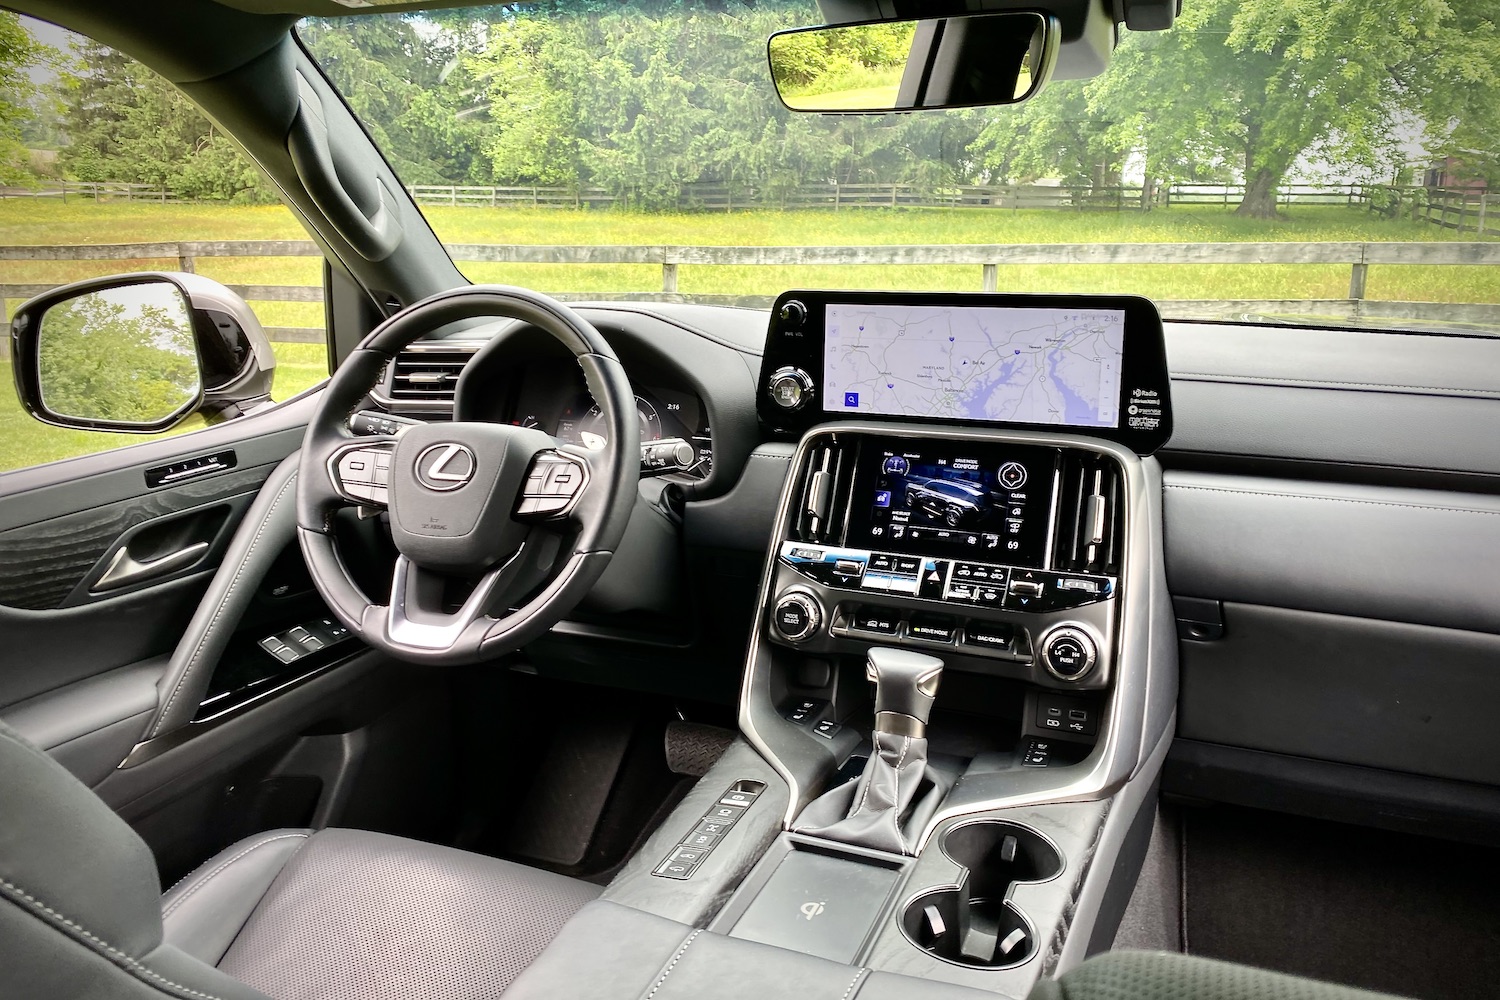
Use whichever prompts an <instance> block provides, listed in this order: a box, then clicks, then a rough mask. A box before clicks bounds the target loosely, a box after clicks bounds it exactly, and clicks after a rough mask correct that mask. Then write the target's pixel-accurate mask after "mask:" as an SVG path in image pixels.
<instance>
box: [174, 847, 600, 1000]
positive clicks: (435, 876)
mask: <svg viewBox="0 0 1500 1000" xmlns="http://www.w3.org/2000/svg"><path fill="white" fill-rule="evenodd" d="M268 866H276V870H275V873H274V877H271V878H269V879H267V878H265V877H264V876H265V873H266V868H267V867H268ZM189 891H191V895H187V894H188V893H189ZM599 892H600V889H599V887H597V886H593V885H590V884H588V883H586V882H579V881H577V880H576V879H571V878H565V877H563V876H561V875H554V874H552V873H551V872H544V871H539V870H537V869H534V868H527V867H524V866H522V865H517V864H512V863H511V862H508V861H501V860H498V859H496V858H488V857H483V856H481V855H477V854H469V853H466V852H464V851H456V850H453V849H451V848H446V847H438V846H435V845H432V844H424V843H419V842H417V841H412V840H403V839H401V838H399V837H389V836H386V835H384V834H378V833H369V832H366V831H361V830H323V831H321V832H318V833H312V834H310V835H308V833H307V831H301V830H286V831H274V832H272V833H268V834H262V835H260V836H259V837H255V838H252V839H251V840H248V841H244V842H242V843H241V844H237V845H235V846H234V847H231V848H229V849H228V850H226V851H224V852H223V853H221V854H220V855H219V856H218V857H217V858H215V859H213V860H212V861H210V862H208V863H207V864H205V865H204V866H203V867H202V868H200V869H199V873H195V875H193V876H189V878H188V879H185V880H184V881H183V883H181V884H179V885H178V886H177V887H174V889H173V890H172V892H170V893H168V894H167V896H166V897H164V898H163V910H164V911H165V912H166V925H167V938H168V940H169V941H172V942H173V943H176V944H178V946H179V947H182V948H184V949H186V950H189V951H190V952H192V953H194V954H199V955H200V956H203V955H204V947H205V945H204V942H203V941H201V940H195V939H194V936H193V934H192V933H190V929H191V928H193V927H195V926H201V925H199V924H198V922H197V921H195V920H190V919H189V920H184V915H185V914H186V915H189V916H190V915H191V914H193V913H194V912H202V913H205V914H207V913H218V914H225V915H233V914H236V913H243V914H245V915H246V917H245V919H244V924H243V926H242V927H241V928H239V930H238V933H237V934H234V935H233V937H232V943H228V944H227V950H221V954H222V958H220V959H219V961H218V966H219V968H220V970H221V971H223V972H226V973H228V974H229V975H231V976H233V977H234V978H236V979H238V980H240V981H241V982H244V983H246V984H247V985H250V986H253V987H255V988H256V989H259V990H260V991H262V992H264V993H266V994H268V995H269V996H271V997H273V998H274V1000H344V998H348V1000H355V998H359V1000H382V998H397V997H422V998H424V1000H467V998H470V997H474V998H479V997H487V998H492V997H495V996H496V995H498V994H499V993H500V992H501V991H502V990H504V989H505V987H507V986H509V985H510V983H511V981H512V980H513V979H515V978H516V976H518V975H520V973H521V971H522V970H523V969H525V968H526V967H527V966H528V965H530V964H531V962H532V960H533V959H535V958H536V957H537V955H539V954H541V952H542V949H543V948H545V947H546V946H547V943H548V942H550V941H551V940H552V938H553V936H554V935H556V933H557V932H558V930H559V929H560V928H561V927H562V925H563V923H564V922H566V921H567V919H568V918H569V917H571V916H572V915H573V914H574V913H575V912H576V911H577V910H578V909H579V908H580V907H582V906H583V905H584V904H585V903H587V902H588V901H590V900H592V899H594V898H595V897H597V896H598V895H599ZM247 904H248V905H247ZM226 919H230V920H231V921H232V920H233V919H234V918H233V916H226ZM201 937H202V935H201V934H199V938H201ZM221 940H222V939H221ZM218 947H220V945H217V944H215V943H213V942H212V941H210V942H209V943H208V944H207V949H208V952H209V954H211V953H212V951H213V950H214V949H215V948H218Z"/></svg>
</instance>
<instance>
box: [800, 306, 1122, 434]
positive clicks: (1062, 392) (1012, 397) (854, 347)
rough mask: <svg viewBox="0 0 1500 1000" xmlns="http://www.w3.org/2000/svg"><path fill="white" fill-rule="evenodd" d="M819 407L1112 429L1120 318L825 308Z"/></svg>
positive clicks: (1109, 314)
mask: <svg viewBox="0 0 1500 1000" xmlns="http://www.w3.org/2000/svg"><path fill="white" fill-rule="evenodd" d="M825 322H826V331H825V337H824V356H823V386H824V393H823V409H824V410H826V411H829V412H834V413H881V414H892V415H900V416H911V417H930V418H936V419H941V420H1000V421H1007V422H1013V423H1029V424H1064V425H1068V426H1074V427H1117V426H1119V420H1120V358H1121V355H1122V353H1123V352H1124V347H1125V313H1124V311H1123V310H1116V309H1029V308H1011V307H998V306H997V307H973V306H964V307H955V306H913V305H850V304H837V303H830V304H829V305H828V307H827V313H826V321H825Z"/></svg>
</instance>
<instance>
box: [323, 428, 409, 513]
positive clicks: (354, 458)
mask: <svg viewBox="0 0 1500 1000" xmlns="http://www.w3.org/2000/svg"><path fill="white" fill-rule="evenodd" d="M395 450H396V436H395V435H393V434H392V435H387V434H380V435H365V436H361V437H359V438H357V439H355V440H352V441H350V442H349V443H348V444H344V445H340V446H339V447H338V448H335V449H334V451H333V452H332V454H330V455H329V456H328V481H329V483H330V484H331V485H332V486H333V492H334V494H335V495H336V496H337V497H338V498H339V499H340V500H343V501H345V502H347V503H351V504H355V505H357V506H361V507H385V506H387V505H388V504H389V503H390V485H391V458H392V455H394V454H395Z"/></svg>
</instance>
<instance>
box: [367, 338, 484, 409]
mask: <svg viewBox="0 0 1500 1000" xmlns="http://www.w3.org/2000/svg"><path fill="white" fill-rule="evenodd" d="M473 356H474V355H473V353H472V352H471V351H429V350H405V351H402V352H401V353H400V354H398V355H397V356H396V363H395V365H394V366H392V369H391V375H390V382H389V383H388V385H389V388H390V395H391V399H392V400H394V401H395V402H398V403H400V402H418V401H421V402H432V403H452V402H453V394H454V392H455V391H456V390H457V388H458V376H459V374H460V373H461V372H462V371H463V369H464V365H466V364H468V363H469V359H470V358H472V357H473Z"/></svg>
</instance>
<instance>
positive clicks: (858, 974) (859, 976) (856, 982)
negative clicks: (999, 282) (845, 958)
mask: <svg viewBox="0 0 1500 1000" xmlns="http://www.w3.org/2000/svg"><path fill="white" fill-rule="evenodd" d="M869 971H870V970H869V969H858V970H856V971H855V973H854V978H853V979H851V980H849V985H848V986H846V987H845V988H844V995H843V996H841V997H839V1000H849V998H850V997H851V996H853V995H854V988H855V987H856V986H860V985H863V983H862V980H863V979H864V978H865V976H866V975H867V974H868V973H869Z"/></svg>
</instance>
